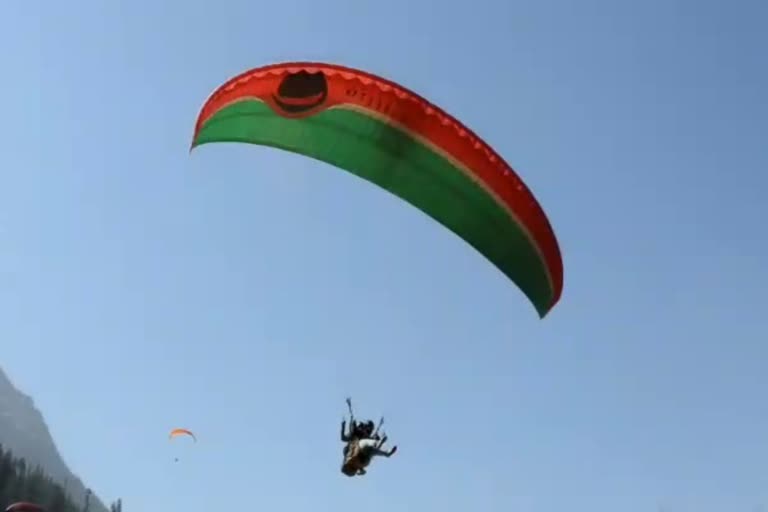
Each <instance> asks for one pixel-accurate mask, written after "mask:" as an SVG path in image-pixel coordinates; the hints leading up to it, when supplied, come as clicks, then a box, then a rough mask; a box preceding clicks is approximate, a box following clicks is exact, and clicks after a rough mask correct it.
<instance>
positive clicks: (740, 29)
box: [0, 0, 768, 512]
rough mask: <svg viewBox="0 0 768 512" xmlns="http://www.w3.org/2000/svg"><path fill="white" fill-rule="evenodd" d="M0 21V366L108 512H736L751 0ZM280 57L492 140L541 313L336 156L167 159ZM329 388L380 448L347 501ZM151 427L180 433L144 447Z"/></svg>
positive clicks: (296, 8) (753, 188)
mask: <svg viewBox="0 0 768 512" xmlns="http://www.w3.org/2000/svg"><path fill="white" fill-rule="evenodd" d="M0 9H1V10H0V43H1V44H2V45H3V47H4V48H5V51H3V52H2V56H3V57H2V60H3V64H2V73H3V80H2V82H0V92H1V93H2V97H3V98H4V99H5V101H4V103H3V105H4V106H3V110H4V120H5V121H4V122H3V123H2V126H0V144H1V145H2V148H3V150H2V152H0V177H1V178H2V183H0V235H1V237H2V238H0V240H1V241H2V245H0V337H2V346H1V348H0V364H1V365H2V366H3V368H5V369H6V370H7V371H8V373H9V374H10V376H11V378H12V379H13V380H14V381H15V382H16V383H17V385H18V386H20V387H21V388H22V389H23V390H24V391H25V392H27V393H29V394H31V395H32V396H33V397H34V399H35V401H36V403H37V404H38V406H39V407H40V408H41V409H42V411H43V412H44V413H45V417H46V418H47V420H48V422H49V424H50V426H51V429H52V432H53V435H54V437H55V439H56V441H57V443H58V445H59V447H60V449H61V450H62V452H63V455H64V457H65V459H66V460H67V462H68V463H69V464H70V465H71V467H72V468H73V469H74V470H75V471H76V472H77V473H79V474H80V475H81V476H82V477H83V478H84V479H85V481H86V482H87V483H88V484H89V485H91V486H92V487H93V488H94V489H95V490H96V492H97V493H98V494H99V495H100V496H101V497H102V498H103V499H104V500H105V501H109V500H112V499H116V498H118V497H122V498H123V500H124V502H125V510H126V512H141V511H150V510H152V511H189V512H198V511H199V512H202V511H210V510H212V509H213V510H249V511H254V512H255V511H280V512H283V511H285V512H304V511H325V510H339V509H342V508H346V509H350V508H354V509H356V510H358V511H366V512H383V511H387V512H392V511H401V512H408V511H418V510H422V511H431V510H436V511H448V512H454V511H456V512H467V511H474V510H477V511H499V512H502V511H504V512H508V511H521V512H562V511H568V512H587V511H588V512H602V511H605V512H609V511H610V512H616V511H619V510H620V511H622V512H640V511H653V512H656V510H657V507H658V506H662V507H664V509H665V510H666V511H667V512H694V511H695V512H715V511H717V512H720V511H722V512H737V511H746V512H752V511H753V510H755V508H754V507H756V506H757V505H758V504H760V503H765V504H768V441H767V439H768V436H767V434H766V433H767V432H768V400H766V391H768V316H765V315H764V314H765V312H766V309H767V308H766V306H767V305H768V299H766V296H765V289H766V287H768V271H767V270H766V258H768V242H767V241H766V239H767V238H768V235H767V233H768V230H767V229H766V227H765V221H768V205H767V204H766V199H765V193H766V187H768V178H766V171H768V137H767V134H768V101H766V91H767V90H768V71H767V69H768V67H767V66H766V60H765V55H766V52H767V51H768V35H767V33H766V30H765V27H766V24H767V23H768V4H767V3H765V2H762V1H758V0H755V1H752V2H749V1H731V2H725V1H722V2H715V1H704V0H698V1H693V0H690V1H674V0H656V1H651V0H643V1H639V0H638V1H634V2H629V1H619V0H613V1H609V0H604V1H598V0H582V1H579V2H576V1H572V2H568V1H565V0H562V1H554V0H552V1H547V0H537V1H535V2H534V1H532V0H530V1H525V2H519V1H514V0H475V1H472V2H439V3H438V2H427V1H426V0H416V1H414V0H410V1H408V0H391V1H388V2H373V1H371V2H364V1H356V2H351V1H345V0H329V1H327V2H317V1H312V0H283V1H279V2H274V3H270V2H256V1H247V0H221V1H220V2H218V3H215V2H202V1H199V0H186V1H181V0H169V1H166V2H160V1H149V0H134V1H132V2H118V1H96V0H88V1H85V0H81V1H73V2H59V1H57V2H54V1H52V0H44V1H42V2H28V3H26V4H24V3H23V2H5V3H4V4H3V6H2V8H0ZM291 59H297V60H324V61H330V62H337V63H343V64H347V65H351V66H354V67H361V68H364V69H366V70H369V71H372V72H374V73H378V74H381V75H384V76H386V77H389V78H391V79H393V80H395V81H398V82H401V83H403V84H404V85H406V86H407V87H410V88H412V89H415V90H416V91H418V92H420V93H422V94H423V95H425V96H427V97H428V98H430V99H431V100H432V101H434V102H435V103H437V104H439V105H442V106H444V107H445V108H446V109H447V110H448V111H450V112H452V113H453V114H455V115H456V116H457V117H459V118H460V119H462V120H463V121H465V122H466V123H467V124H468V125H469V126H470V127H472V128H473V129H474V130H475V131H477V132H478V133H479V134H480V135H482V136H484V137H485V138H486V139H487V140H488V141H489V142H490V143H491V144H492V145H494V147H495V148H496V149H497V150H498V151H499V152H500V153H501V154H503V155H505V157H506V158H507V159H508V161H509V162H510V163H511V164H512V165H513V166H514V167H515V168H516V169H517V170H518V172H519V173H520V174H521V176H522V177H523V179H525V180H526V181H527V183H528V184H529V185H530V186H531V188H532V189H533V191H534V193H535V194H536V195H537V197H538V198H539V200H540V201H541V203H542V205H543V206H544V208H545V210H546V211H547V212H548V214H549V216H550V219H551V221H552V224H553V226H554V228H555V230H556V232H557V234H558V237H559V239H560V243H561V246H562V249H563V254H564V262H565V289H564V293H563V298H562V301H561V303H560V304H559V305H558V306H557V307H556V309H555V310H554V311H553V312H552V314H551V315H550V316H549V317H547V318H546V319H545V320H543V321H540V320H539V319H538V317H537V315H536V313H535V312H534V310H533V308H532V307H531V306H530V305H529V304H528V303H527V301H526V300H525V299H524V298H523V295H522V294H521V293H520V292H519V291H518V290H517V289H516V288H515V287H514V286H512V285H511V284H510V283H509V282H508V281H507V280H506V279H505V278H504V277H503V276H502V274H501V273H500V272H499V271H498V270H496V269H495V268H494V267H493V266H491V265H490V264H489V263H487V262H486V261H485V260H484V259H483V258H482V257H481V256H479V255H478V254H477V253H476V252H474V251H473V250H472V249H471V248H469V247H468V246H467V245H466V244H464V243H463V242H462V241H461V240H459V239H458V238H457V237H455V236H454V235H452V234H451V233H449V232H448V231H447V230H445V229H443V228H441V227H440V226H439V225H437V224H436V223H435V222H433V221H431V220H429V219H428V218H427V217H425V216H424V215H423V214H421V213H420V212H418V211H417V210H415V209H413V208H411V207H409V206H408V205H405V204H404V203H402V202H400V201H399V200H397V199H395V198H394V197H392V196H389V195H388V194H386V193H384V192H382V191H381V190H379V189H377V188H376V187H373V186H371V185H369V184H367V183H365V182H363V181H361V180H358V179H355V178H353V177H351V176H349V175H348V174H345V173H344V172H342V171H339V170H336V169H335V168H332V167H330V166H328V165H325V164H322V163H318V162H315V161H312V160H310V159H307V158H303V157H299V156H296V155H290V154H286V153H282V152H279V151H277V150H272V149H267V148H260V147H255V146H245V145H240V146H238V145H218V146H213V145H211V146H206V147H202V148H200V149H198V150H196V151H195V152H194V153H192V154H191V155H190V154H189V151H188V148H189V142H190V138H191V134H192V128H193V123H194V120H195V118H196V115H197V112H198V109H199V107H200V106H201V105H202V103H203V101H204V100H205V99H206V97H207V96H208V94H209V93H210V92H211V91H212V90H213V89H214V88H215V87H216V86H218V85H219V84H220V83H221V82H223V81H224V80H226V79H227V78H229V77H230V76H232V75H234V74H236V73H239V72H241V71H244V70H245V69H248V68H251V67H256V66H259V65H263V64H266V63H270V62H276V61H283V60H291ZM761 314H762V315H763V316H761ZM347 394H352V395H353V396H354V398H355V399H356V400H357V402H358V405H359V408H360V413H361V414H369V415H371V416H374V415H378V414H379V413H384V414H386V416H387V423H388V425H389V429H388V430H389V433H390V436H391V438H392V439H393V440H394V441H396V442H397V443H398V444H399V445H400V448H401V451H400V453H398V454H397V456H396V457H394V458H392V459H390V460H384V461H377V462H376V463H375V464H374V465H373V466H372V467H371V470H370V471H369V475H368V476H367V477H365V478H359V479H354V480H350V479H347V478H346V477H344V476H342V475H341V474H340V473H339V465H340V463H341V449H342V445H341V443H340V442H339V441H338V433H337V430H338V422H339V421H340V420H341V417H342V414H343V413H344V412H345V410H344V402H343V400H344V397H345V396H346V395H347ZM177 426H182V427H187V428H190V429H193V430H194V431H195V432H196V433H197V434H198V437H199V443H198V444H197V445H196V446H189V445H183V446H182V445H180V446H171V445H170V443H168V441H167V437H166V436H167V432H168V431H169V429H170V428H172V427H177ZM177 456H178V457H179V458H180V461H179V462H178V463H174V457H177ZM491 456H493V457H491Z"/></svg>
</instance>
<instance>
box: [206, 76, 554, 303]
mask: <svg viewBox="0 0 768 512" xmlns="http://www.w3.org/2000/svg"><path fill="white" fill-rule="evenodd" d="M478 82H479V84H481V83H482V79H481V78H478ZM217 142H245V143H251V144H258V145H262V146H271V147H274V148H278V149H282V150H285V151H291V152H294V153H299V154H302V155H305V156H308V157H311V158H315V159H317V160H320V161H323V162H326V163H329V164H331V165H334V166H336V167H338V168H340V169H344V170H346V171H348V172H350V173H352V174H354V175H357V176H358V177H360V178H362V179H364V180H367V181H368V182H370V183H372V184H375V185H378V186H379V187H381V188H383V189H385V190H387V191H389V192H391V193H392V194H394V195H396V196H398V197H399V198H400V199H402V200H404V201H405V202H406V203H410V204H411V205H412V206H415V207H416V208H418V209H420V210H421V211H422V212H424V213H425V214H427V215H428V216H430V217H432V218H433V219H434V220H436V221H437V222H438V223H440V224H442V225H443V226H444V227H446V228H448V229H449V230H450V231H453V232H454V233H455V234H456V235H458V236H459V237H460V238H462V239H463V240H464V241H465V242H467V243H468V244H469V245H470V246H472V247H474V248H475V249H476V250H477V251H478V252H479V253H480V254H482V255H483V256H485V258H486V259H487V260H488V261H490V262H491V263H493V264H494V265H495V266H496V267H497V268H498V269H499V270H501V271H502V272H503V273H504V274H505V275H506V276H507V277H508V278H509V279H510V280H511V281H512V282H513V283H515V284H516V285H517V286H518V288H519V289H520V290H522V292H523V293H524V294H525V295H526V296H527V297H528V299H529V300H530V302H531V303H532V304H533V305H534V307H535V308H536V310H537V311H538V313H539V315H540V316H541V317H544V316H545V315H546V314H547V313H548V312H549V311H550V310H551V309H552V308H553V307H554V306H555V304H557V302H558V300H559V299H560V295H561V293H562V288H563V262H562V259H561V255H560V248H559V245H558V242H557V239H556V237H555V234H554V231H553V230H552V226H551V225H550V223H549V220H548V219H547V216H546V215H545V213H544V210H543V209H542V208H541V206H540V205H539V203H538V201H537V200H536V198H535V197H534V196H533V194H532V193H531V191H530V189H529V188H528V187H527V186H526V185H525V183H523V181H522V180H521V179H520V177H519V176H518V175H517V173H515V172H514V170H513V169H512V167H511V166H510V165H509V164H507V162H506V161H505V160H504V159H503V158H502V157H501V155H499V154H498V153H497V152H496V151H495V150H494V149H493V148H492V147H491V146H490V145H489V144H488V143H486V142H485V141H483V140H482V139H481V138H480V137H479V136H478V135H477V134H475V133H474V132H472V131H471V130H470V129H469V128H468V127H467V126H465V125H464V124H462V123H461V122H460V121H459V120H457V119H456V118H454V117H452V116H451V115H449V114H448V113H447V112H445V111H444V110H442V109H441V108H439V107H437V106H436V105H434V104H433V103H431V102H429V101H428V100H426V99H425V98H423V97H421V96H419V95H418V94H416V93H415V92H413V91H410V90H408V89H406V88H405V87H403V86H402V85H400V84H397V83H395V82H392V81H390V80H387V79H385V78H382V77H379V76H376V75H373V74H371V73H368V72H366V71H362V70H359V69H352V68H348V67H345V66H339V65H336V64H328V63H319V62H287V63H280V64H272V65H269V66H264V67H261V68H257V69H252V70H250V71H246V72H245V73H242V74H241V75H238V76H236V77H234V78H232V79H231V80H229V81H227V82H226V83H224V84H223V85H221V87H219V88H218V89H217V90H216V91H215V92H214V93H213V94H212V95H211V96H210V98H208V101H206V103H205V104H204V105H203V107H202V109H201V111H200V115H199V116H198V119H197V123H196V125H195V133H194V137H193V141H192V147H197V146H200V145H203V144H209V143H217Z"/></svg>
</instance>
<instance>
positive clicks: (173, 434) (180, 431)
mask: <svg viewBox="0 0 768 512" xmlns="http://www.w3.org/2000/svg"><path fill="white" fill-rule="evenodd" d="M178 436H190V437H191V438H192V439H194V440H195V442H197V437H195V434H194V433H192V431H191V430H187V429H185V428H175V429H173V430H171V433H170V434H169V435H168V439H173V438H174V437H178Z"/></svg>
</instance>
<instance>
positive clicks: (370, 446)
mask: <svg viewBox="0 0 768 512" xmlns="http://www.w3.org/2000/svg"><path fill="white" fill-rule="evenodd" d="M347 408H348V409H349V432H347V429H346V420H342V422H341V441H342V442H344V443H346V445H345V446H344V463H343V464H342V466H341V472H342V473H344V474H345V475H347V476H350V477H351V476H356V475H364V474H366V470H365V468H367V467H368V466H369V465H370V463H371V461H372V460H373V457H387V458H389V457H391V456H392V455H394V454H395V452H397V446H393V447H392V448H391V449H390V450H382V446H383V445H384V443H386V442H387V436H386V434H383V433H382V435H379V429H380V428H381V425H382V424H383V423H384V418H382V419H381V420H380V421H379V426H378V427H377V428H375V429H374V426H373V421H370V420H369V421H366V422H363V423H358V422H357V421H355V416H354V413H353V412H352V401H351V400H350V399H349V398H347Z"/></svg>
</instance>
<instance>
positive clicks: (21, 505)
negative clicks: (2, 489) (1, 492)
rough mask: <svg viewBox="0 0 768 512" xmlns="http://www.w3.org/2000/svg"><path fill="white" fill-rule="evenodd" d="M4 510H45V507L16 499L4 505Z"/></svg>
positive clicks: (36, 511)
mask: <svg viewBox="0 0 768 512" xmlns="http://www.w3.org/2000/svg"><path fill="white" fill-rule="evenodd" d="M5 512H45V509H44V508H43V507H42V506H41V505H38V504H36V503H30V502H28V501H18V502H16V503H12V504H10V505H8V507H6V509H5Z"/></svg>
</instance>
